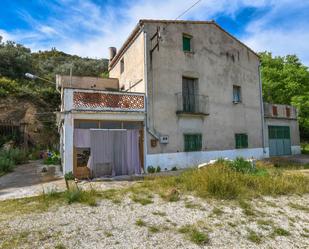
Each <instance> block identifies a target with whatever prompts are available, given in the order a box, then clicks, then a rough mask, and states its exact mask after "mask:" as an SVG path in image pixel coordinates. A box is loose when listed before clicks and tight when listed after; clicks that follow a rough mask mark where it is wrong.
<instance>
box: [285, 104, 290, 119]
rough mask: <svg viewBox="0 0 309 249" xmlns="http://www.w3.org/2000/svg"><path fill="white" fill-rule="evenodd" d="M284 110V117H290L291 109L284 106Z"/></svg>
mask: <svg viewBox="0 0 309 249" xmlns="http://www.w3.org/2000/svg"><path fill="white" fill-rule="evenodd" d="M285 112H286V117H287V118H289V117H291V109H290V108H289V107H286V108H285Z"/></svg>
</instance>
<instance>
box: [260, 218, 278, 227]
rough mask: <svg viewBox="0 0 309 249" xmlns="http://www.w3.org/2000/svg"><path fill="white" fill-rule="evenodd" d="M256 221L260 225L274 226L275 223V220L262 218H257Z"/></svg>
mask: <svg viewBox="0 0 309 249" xmlns="http://www.w3.org/2000/svg"><path fill="white" fill-rule="evenodd" d="M256 223H257V224H258V225H260V226H273V224H274V223H273V221H271V220H261V219H259V220H257V221H256Z"/></svg>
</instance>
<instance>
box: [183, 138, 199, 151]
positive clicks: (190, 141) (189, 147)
mask: <svg viewBox="0 0 309 249" xmlns="http://www.w3.org/2000/svg"><path fill="white" fill-rule="evenodd" d="M184 142H185V151H186V152H188V151H200V150H202V134H185V135H184Z"/></svg>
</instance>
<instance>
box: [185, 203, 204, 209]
mask: <svg viewBox="0 0 309 249" xmlns="http://www.w3.org/2000/svg"><path fill="white" fill-rule="evenodd" d="M185 207H186V208H189V209H202V205H201V204H199V203H194V202H191V201H190V202H189V201H187V202H185Z"/></svg>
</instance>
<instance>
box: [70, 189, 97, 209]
mask: <svg viewBox="0 0 309 249" xmlns="http://www.w3.org/2000/svg"><path fill="white" fill-rule="evenodd" d="M65 198H66V200H67V202H68V204H72V203H75V202H79V203H84V204H88V205H89V206H96V205H97V202H96V199H95V193H94V192H93V191H88V192H87V191H84V190H78V189H74V190H67V191H66V192H65Z"/></svg>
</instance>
